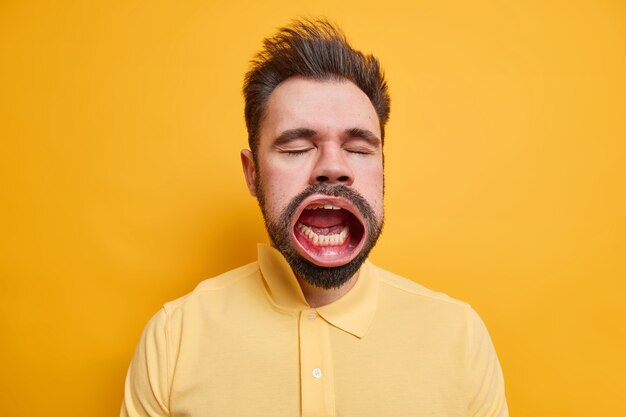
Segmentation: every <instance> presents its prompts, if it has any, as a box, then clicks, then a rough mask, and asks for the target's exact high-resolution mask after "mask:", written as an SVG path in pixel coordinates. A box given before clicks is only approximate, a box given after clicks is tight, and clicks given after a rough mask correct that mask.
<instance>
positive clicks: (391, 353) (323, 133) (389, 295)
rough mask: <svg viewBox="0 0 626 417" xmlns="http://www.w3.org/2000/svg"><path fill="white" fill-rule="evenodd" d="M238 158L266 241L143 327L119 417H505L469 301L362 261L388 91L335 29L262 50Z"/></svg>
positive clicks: (284, 38) (288, 30) (379, 189)
mask: <svg viewBox="0 0 626 417" xmlns="http://www.w3.org/2000/svg"><path fill="white" fill-rule="evenodd" d="M244 96H245V100H246V107H245V118H246V124H247V128H248V134H249V136H248V140H249V145H250V150H244V151H242V153H241V162H242V165H243V170H244V174H245V178H246V183H247V186H248V188H249V190H250V193H251V194H252V195H253V196H256V198H257V199H258V202H259V206H260V208H261V211H262V213H263V217H264V219H265V224H266V227H267V231H268V234H269V236H270V241H271V246H267V245H259V248H258V260H257V262H254V263H252V264H249V265H246V266H243V267H241V268H238V269H235V270H233V271H229V272H226V273H225V274H222V275H220V276H218V277H216V278H213V279H210V280H206V281H204V282H202V283H201V284H200V285H199V286H198V287H197V288H196V289H195V290H194V291H193V292H192V293H190V294H188V295H186V296H185V297H182V298H181V299H178V300H175V301H173V302H170V303H167V304H165V306H164V307H163V308H162V309H161V311H159V312H158V313H157V314H156V315H155V316H154V317H153V319H152V320H151V321H150V322H149V323H148V325H147V326H146V329H145V330H144V333H143V335H142V338H141V341H140V343H139V346H138V348H137V351H136V353H135V356H134V358H133V361H132V363H131V366H130V369H129V371H128V376H127V380H126V389H125V399H124V403H123V405H122V412H121V415H122V416H132V417H135V416H153V417H154V416H207V417H208V416H237V417H245V416H254V417H260V416H272V417H281V416H299V415H301V416H314V417H320V416H358V417H367V416H377V417H383V416H385V417H389V416H402V417H406V416H412V415H419V416H441V417H444V416H446V417H452V416H459V417H460V416H464V417H465V416H481V417H482V416H507V415H508V411H507V405H506V400H505V397H504V384H503V378H502V373H501V370H500V365H499V363H498V359H497V357H496V354H495V352H494V349H493V346H492V344H491V341H490V339H489V336H488V334H487V331H486V329H485V327H484V325H483V323H482V321H481V320H480V318H479V317H478V315H477V314H476V313H475V312H474V311H473V310H472V309H471V307H469V306H468V305H467V304H465V303H463V302H460V301H456V300H453V299H451V298H449V297H447V296H445V295H443V294H440V293H436V292H433V291H430V290H428V289H426V288H424V287H422V286H420V285H418V284H416V283H414V282H412V281H409V280H407V279H404V278H401V277H398V276H396V275H394V274H392V273H390V272H387V271H385V270H383V269H381V268H378V267H376V266H374V265H373V264H371V263H370V262H369V261H367V256H368V254H369V252H370V250H371V249H372V247H373V246H374V245H375V243H376V240H377V239H378V236H379V235H380V232H381V230H382V226H383V188H384V187H383V141H384V138H385V130H384V127H385V124H386V122H387V119H388V117H389V95H388V91H387V84H386V81H385V79H384V76H383V73H382V71H381V69H380V66H379V63H378V61H377V59H376V58H374V57H373V56H371V55H367V56H366V55H363V54H362V53H360V52H358V51H355V50H354V49H353V48H352V47H351V46H350V45H349V44H348V42H347V41H346V39H345V36H344V35H343V34H342V33H341V31H339V29H337V28H336V27H335V26H333V25H332V24H330V23H328V22H326V21H319V20H318V21H308V20H307V21H297V22H294V23H293V24H292V25H291V26H288V27H284V28H282V29H280V30H279V31H278V33H277V34H276V35H275V36H273V37H271V38H268V39H266V40H265V42H264V49H263V50H262V51H261V52H260V53H259V54H258V55H257V56H256V58H255V59H254V60H253V62H252V65H251V69H250V71H249V72H248V73H247V75H246V77H245V83H244Z"/></svg>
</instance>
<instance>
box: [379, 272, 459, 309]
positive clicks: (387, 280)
mask: <svg viewBox="0 0 626 417" xmlns="http://www.w3.org/2000/svg"><path fill="white" fill-rule="evenodd" d="M370 265H371V267H372V271H373V272H374V273H375V274H376V276H377V277H378V279H379V282H380V284H381V287H382V291H384V292H386V293H387V294H389V296H392V297H397V298H407V299H410V300H412V301H413V302H417V301H420V302H426V303H428V304H436V305H440V306H442V307H446V308H451V309H460V310H466V309H468V308H470V307H469V304H467V303H466V302H464V301H460V300H457V299H455V298H452V297H450V296H449V295H447V294H444V293H442V292H438V291H434V290H431V289H429V288H426V287H424V286H423V285H420V284H418V283H417V282H415V281H412V280H410V279H407V278H405V277H402V276H400V275H397V274H394V273H393V272H390V271H387V270H385V269H383V268H380V267H378V266H376V265H372V264H370Z"/></svg>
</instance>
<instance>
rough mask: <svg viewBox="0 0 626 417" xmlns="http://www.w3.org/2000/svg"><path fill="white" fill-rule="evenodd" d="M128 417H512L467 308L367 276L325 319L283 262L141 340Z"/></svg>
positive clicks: (262, 264) (175, 311)
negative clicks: (311, 303) (312, 305)
mask: <svg viewBox="0 0 626 417" xmlns="http://www.w3.org/2000/svg"><path fill="white" fill-rule="evenodd" d="M121 416H123V417H125V416H130V417H136V416H190V417H196V416H202V417H212V416H221V417H224V416H232V417H247V416H250V417H263V416H268V417H283V416H284V417H288V416H289V417H294V416H312V417H323V416H338V417H343V416H353V417H369V416H372V417H393V416H398V417H408V416H429V417H439V416H441V417H444V416H445V417H456V416H458V417H461V416H463V417H467V416H480V417H483V416H484V417H487V416H508V411H507V405H506V400H505V397H504V383H503V379H502V372H501V370H500V365H499V363H498V359H497V357H496V354H495V351H494V349H493V346H492V343H491V340H490V338H489V335H488V334H487V330H486V329H485V326H484V325H483V323H482V321H481V320H480V318H479V317H478V315H477V314H476V313H475V312H474V311H473V310H472V309H471V307H469V306H468V305H467V304H465V303H463V302H460V301H456V300H454V299H452V298H450V297H448V296H446V295H443V294H440V293H436V292H433V291H430V290H428V289H426V288H424V287H422V286H420V285H418V284H415V283H413V282H411V281H409V280H406V279H404V278H401V277H398V276H396V275H393V274H392V273H390V272H387V271H385V270H382V269H380V268H378V267H376V266H374V265H373V264H371V263H369V262H366V263H365V264H364V265H363V267H362V268H361V272H360V275H359V279H358V281H357V283H356V285H355V286H354V287H353V288H352V289H351V290H350V291H349V292H348V293H347V294H346V295H344V296H343V297H342V298H340V299H339V300H337V301H335V302H333V303H331V304H328V305H326V306H323V307H320V308H311V307H310V306H309V305H308V304H307V303H306V301H305V299H304V296H303V294H302V291H301V290H300V287H299V285H298V283H297V281H296V279H295V277H294V276H293V273H292V271H291V269H290V267H289V265H288V264H287V263H286V261H285V260H284V258H283V257H282V255H281V254H280V253H279V252H277V251H276V250H275V249H273V248H271V247H269V246H267V245H259V251H258V262H255V263H252V264H249V265H246V266H243V267H241V268H238V269H235V270H232V271H229V272H227V273H225V274H223V275H220V276H218V277H216V278H213V279H209V280H206V281H203V282H202V283H201V284H200V285H198V287H197V288H196V289H195V290H194V291H193V292H191V293H190V294H188V295H186V296H184V297H182V298H180V299H178V300H175V301H173V302H170V303H167V304H165V306H164V307H163V308H162V309H161V310H160V311H159V312H158V313H157V314H156V315H155V316H154V317H153V318H152V320H151V321H150V322H149V323H148V325H147V326H146V328H145V330H144V333H143V335H142V337H141V341H140V342H139V345H138V347H137V350H136V352H135V356H134V358H133V360H132V363H131V365H130V368H129V370H128V375H127V378H126V388H125V398H124V403H123V405H122V412H121Z"/></svg>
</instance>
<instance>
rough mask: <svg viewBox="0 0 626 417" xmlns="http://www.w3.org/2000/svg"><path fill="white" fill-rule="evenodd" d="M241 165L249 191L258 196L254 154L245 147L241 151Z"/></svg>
mask: <svg viewBox="0 0 626 417" xmlns="http://www.w3.org/2000/svg"><path fill="white" fill-rule="evenodd" d="M241 167H242V168H243V175H244V176H245V178H246V185H247V186H248V191H250V194H251V195H252V196H253V197H256V169H255V165H254V156H253V155H252V152H251V151H250V150H249V149H243V150H242V151H241Z"/></svg>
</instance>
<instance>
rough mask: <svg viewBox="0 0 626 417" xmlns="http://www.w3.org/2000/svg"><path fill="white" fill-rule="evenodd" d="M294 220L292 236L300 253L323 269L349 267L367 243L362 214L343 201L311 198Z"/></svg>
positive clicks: (323, 197) (340, 199)
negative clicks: (349, 263)
mask: <svg viewBox="0 0 626 417" xmlns="http://www.w3.org/2000/svg"><path fill="white" fill-rule="evenodd" d="M294 218H295V219H296V220H295V221H294V222H293V224H292V225H291V235H292V239H293V240H294V242H295V247H296V250H297V251H298V253H300V255H301V256H303V257H304V258H306V259H307V260H309V261H310V262H312V263H314V264H316V265H319V266H323V267H334V266H340V265H345V264H347V263H348V262H350V261H351V260H352V259H354V258H355V257H356V256H357V255H358V254H359V252H360V251H361V249H362V247H363V245H364V242H365V240H366V228H365V225H364V221H363V218H362V216H361V214H360V213H359V210H357V209H356V207H354V205H353V204H352V203H350V201H348V200H345V199H343V198H340V197H329V196H320V195H316V196H315V195H314V196H311V197H310V198H308V199H306V200H305V201H303V202H302V204H301V205H300V207H299V208H298V211H297V212H296V216H294Z"/></svg>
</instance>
